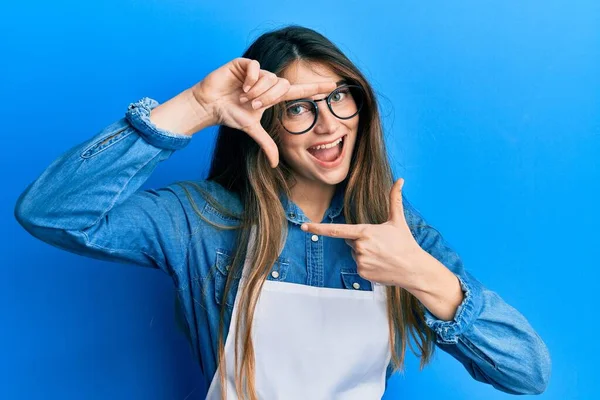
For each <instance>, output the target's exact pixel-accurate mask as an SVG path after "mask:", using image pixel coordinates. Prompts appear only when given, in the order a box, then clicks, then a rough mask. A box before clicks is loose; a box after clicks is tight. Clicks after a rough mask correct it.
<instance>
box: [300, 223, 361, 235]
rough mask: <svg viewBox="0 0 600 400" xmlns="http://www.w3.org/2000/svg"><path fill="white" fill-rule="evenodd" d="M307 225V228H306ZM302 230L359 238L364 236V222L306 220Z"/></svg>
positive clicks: (318, 233)
mask: <svg viewBox="0 0 600 400" xmlns="http://www.w3.org/2000/svg"><path fill="white" fill-rule="evenodd" d="M304 226H306V229H304ZM301 228H302V230H304V231H308V232H312V233H316V234H317V235H323V236H330V237H335V238H341V239H359V238H361V237H362V234H363V230H364V225H363V224H353V225H352V224H317V223H312V222H306V223H304V224H302V226H301Z"/></svg>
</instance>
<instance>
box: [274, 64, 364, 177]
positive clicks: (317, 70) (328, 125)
mask: <svg viewBox="0 0 600 400" xmlns="http://www.w3.org/2000/svg"><path fill="white" fill-rule="evenodd" d="M281 76H282V77H283V78H286V79H287V80H288V81H289V82H290V83H291V84H300V83H314V82H339V81H341V80H342V77H341V76H339V75H338V74H336V73H335V72H333V71H332V70H331V69H330V68H329V67H327V66H326V65H324V64H317V63H308V62H302V61H296V62H294V63H293V64H291V65H290V66H289V67H288V68H286V69H285V71H284V72H283V73H282V75H281ZM327 95H329V93H320V94H318V95H315V96H312V97H311V99H313V100H319V99H324V98H325V97H327ZM343 96H344V95H343V94H341V95H336V96H334V98H332V99H331V101H332V105H333V103H335V102H336V101H337V102H342V101H344V100H343ZM288 104H289V102H288ZM317 104H318V107H319V112H318V118H317V121H316V123H315V125H314V126H313V127H312V128H311V129H310V130H309V131H308V132H306V133H303V134H301V135H294V134H291V133H289V132H288V131H286V130H285V129H283V128H282V129H281V132H280V136H281V143H280V146H279V152H280V155H281V157H282V158H283V159H284V160H285V161H286V162H287V163H288V164H289V165H290V167H291V168H292V169H293V171H294V173H295V175H296V178H297V179H298V180H305V181H306V180H308V181H316V182H318V183H324V184H328V185H336V184H338V183H340V182H341V181H343V180H344V179H345V178H346V176H347V175H348V172H349V170H350V159H351V158H352V151H353V149H354V143H355V141H356V136H357V131H358V115H356V116H354V117H352V118H350V119H339V118H337V117H336V116H335V115H333V114H332V113H331V110H329V107H327V103H326V102H325V101H319V102H317ZM340 104H341V103H340ZM306 112H307V110H306V109H303V108H302V107H293V106H292V107H289V108H288V109H287V111H286V109H284V114H286V113H287V115H288V117H287V118H289V119H288V121H289V120H292V119H293V118H301V116H302V114H303V113H306ZM284 118H286V116H284ZM308 118H309V120H311V118H310V117H308ZM340 138H342V142H341V143H338V145H337V146H335V147H334V148H331V149H321V150H316V151H315V149H314V146H316V145H319V144H330V143H335V142H336V141H339V139H340Z"/></svg>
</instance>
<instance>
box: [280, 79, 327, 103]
mask: <svg viewBox="0 0 600 400" xmlns="http://www.w3.org/2000/svg"><path fill="white" fill-rule="evenodd" d="M336 87H337V84H336V83H335V82H321V83H299V84H295V85H290V89H289V90H288V91H287V93H286V94H285V95H283V96H282V97H281V99H280V101H285V100H296V99H302V98H306V97H310V96H314V95H315V94H319V93H329V92H331V91H332V90H333V89H335V88H336Z"/></svg>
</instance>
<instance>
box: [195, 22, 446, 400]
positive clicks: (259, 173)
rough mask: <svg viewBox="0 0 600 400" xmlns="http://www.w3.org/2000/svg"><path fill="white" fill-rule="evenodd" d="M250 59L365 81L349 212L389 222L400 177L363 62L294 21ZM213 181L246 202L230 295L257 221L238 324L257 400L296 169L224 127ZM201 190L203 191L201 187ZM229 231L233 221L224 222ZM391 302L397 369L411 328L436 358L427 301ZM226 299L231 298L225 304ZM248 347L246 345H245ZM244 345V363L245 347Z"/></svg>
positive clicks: (244, 391) (347, 183)
mask: <svg viewBox="0 0 600 400" xmlns="http://www.w3.org/2000/svg"><path fill="white" fill-rule="evenodd" d="M243 57H246V58H250V59H254V60H257V61H258V62H259V63H260V66H261V68H262V69H265V70H268V71H271V72H273V73H275V74H276V75H278V76H281V74H282V73H283V71H284V70H285V69H286V67H288V66H289V65H290V64H291V63H293V62H295V61H300V60H302V61H304V62H308V63H319V64H322V65H325V66H327V67H329V68H331V70H333V71H334V72H336V73H337V74H338V75H340V76H341V77H343V78H345V79H346V81H348V82H349V83H353V84H358V85H360V86H361V87H362V88H363V89H364V93H365V99H364V106H363V108H362V109H361V112H360V115H359V126H358V135H357V141H356V145H355V148H354V151H353V154H352V159H351V165H350V171H349V173H348V176H347V177H346V178H345V180H344V181H343V182H342V183H341V184H343V185H344V186H343V187H344V217H345V218H346V223H348V224H362V223H370V224H379V223H383V222H385V221H387V220H388V217H389V215H388V211H389V192H390V190H391V187H392V185H393V175H392V170H391V167H390V163H389V161H388V158H387V151H386V147H385V142H384V139H383V132H382V126H381V120H380V115H379V110H378V105H377V101H376V98H375V95H374V93H373V89H372V87H371V85H369V83H368V82H367V80H366V78H365V77H364V76H363V74H362V73H361V72H360V71H359V70H358V68H357V67H356V66H355V65H354V64H353V63H352V62H351V61H350V60H349V59H348V58H347V57H346V56H345V55H344V54H343V53H342V52H341V51H340V49H339V48H338V47H337V46H336V45H334V44H333V43H332V42H331V41H330V40H328V39H327V38H325V37H324V36H323V35H321V34H320V33H318V32H316V31H314V30H312V29H308V28H305V27H301V26H297V25H292V26H287V27H285V28H282V29H278V30H275V31H271V32H267V33H264V34H263V35H261V36H260V37H259V38H258V39H257V40H256V41H255V42H254V43H252V44H251V45H250V47H249V48H248V49H247V50H246V51H245V52H244V54H243ZM276 112H277V108H276V107H273V108H269V109H267V110H266V111H265V112H264V114H263V117H262V119H261V124H262V126H263V127H264V128H265V130H266V131H267V132H269V134H270V135H271V136H272V137H273V139H274V140H275V142H276V143H277V144H278V145H279V143H280V138H279V132H281V129H279V127H278V121H277V118H276V117H275V115H276V114H275V113H276ZM207 179H208V180H212V181H215V182H218V183H219V184H220V185H221V186H223V187H224V188H226V189H227V190H230V191H232V192H234V193H236V194H237V195H238V196H239V198H240V200H241V202H242V204H243V207H244V212H243V214H242V216H241V220H240V221H241V223H240V225H238V226H236V227H234V229H237V236H236V245H235V246H234V248H236V249H237V250H236V251H235V252H234V256H233V261H232V264H231V267H230V271H229V274H228V276H227V281H226V284H225V289H224V293H223V298H224V299H225V298H227V294H228V292H229V290H230V289H231V287H232V286H233V282H234V281H235V280H236V279H239V277H240V276H241V269H242V268H243V263H244V259H245V258H246V257H247V255H246V248H247V245H248V241H249V235H250V227H251V226H252V225H254V226H256V232H260V234H259V235H256V241H255V242H254V246H253V248H252V249H249V252H250V255H249V262H250V265H251V266H252V268H251V269H250V271H249V275H248V277H247V278H246V285H243V286H244V287H243V288H241V289H242V290H241V291H240V292H238V296H240V297H239V300H238V302H239V304H238V310H239V312H238V315H237V320H236V324H237V329H236V332H230V333H234V334H235V349H236V350H235V367H236V368H235V371H236V374H235V386H236V392H237V394H238V397H239V398H241V399H245V398H247V397H246V396H248V398H249V399H252V400H255V399H257V396H256V388H255V385H254V378H255V369H254V365H255V364H254V363H255V360H254V347H253V344H252V320H253V316H254V311H255V307H256V303H257V301H258V297H259V294H260V291H261V289H262V286H263V283H264V282H265V280H266V279H267V275H268V274H269V272H270V269H271V266H272V265H273V264H274V263H275V261H276V260H277V258H278V257H279V252H280V251H281V249H282V248H283V245H284V244H285V240H286V237H287V220H286V217H285V212H284V209H283V207H282V205H281V201H280V197H279V195H280V193H284V194H285V195H287V196H288V198H289V197H290V188H291V187H292V186H293V185H294V182H293V175H292V173H291V169H290V167H289V165H287V164H286V163H285V160H283V159H280V163H279V166H278V167H277V168H271V167H270V165H269V162H268V159H267V158H266V156H265V154H264V152H263V151H262V150H261V149H260V147H259V146H258V144H257V143H256V142H255V141H254V140H253V139H252V138H251V137H250V136H248V135H247V134H245V133H244V132H240V131H238V130H236V129H233V128H230V127H227V126H220V127H219V132H218V136H217V142H216V147H215V151H214V153H213V158H212V163H211V168H210V171H209V175H208V178H207ZM200 190H201V189H200ZM201 191H202V194H203V196H204V197H205V198H206V199H207V200H208V201H209V202H210V203H211V204H212V205H213V206H214V207H216V208H217V209H218V210H219V211H220V212H221V213H223V214H225V215H232V214H231V213H230V212H229V211H228V210H226V209H223V208H222V207H219V204H218V202H216V201H215V200H214V199H212V198H211V196H210V194H209V193H206V192H205V191H203V190H201ZM218 227H219V228H221V229H225V228H226V227H222V226H218ZM386 291H387V308H388V319H389V332H390V348H391V352H392V366H393V369H394V371H397V370H403V369H404V354H405V352H406V343H407V341H408V339H409V337H408V333H410V334H411V336H412V338H414V339H415V341H416V342H417V346H418V347H419V353H417V352H416V351H415V349H414V348H413V346H412V343H410V342H409V345H410V348H411V350H412V351H413V353H415V355H417V356H420V358H421V366H420V367H421V369H423V368H424V367H425V365H427V363H429V361H430V359H431V356H432V354H433V351H434V346H433V338H434V333H433V331H431V329H430V328H429V327H428V326H427V325H426V324H425V319H424V316H423V308H422V307H423V306H422V305H421V303H420V302H419V301H418V299H416V298H415V297H414V296H413V295H411V294H410V293H409V292H408V291H406V290H404V289H402V288H399V287H387V289H386ZM222 304H223V305H224V304H225V303H224V302H222ZM225 310H226V307H225V306H222V308H221V312H220V324H219V343H218V347H219V348H218V356H219V369H220V376H219V379H220V382H221V387H222V389H223V391H222V393H223V394H222V398H223V399H224V398H225V390H226V385H225V352H224V317H225V312H226V311H225ZM240 346H241V347H240ZM238 348H241V349H242V354H241V361H240V355H239V354H238V351H237V349H238Z"/></svg>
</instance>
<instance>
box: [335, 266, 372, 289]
mask: <svg viewBox="0 0 600 400" xmlns="http://www.w3.org/2000/svg"><path fill="white" fill-rule="evenodd" d="M341 274H342V282H343V283H344V287H345V288H346V289H354V290H373V289H372V288H371V282H369V281H368V280H366V279H365V278H363V277H362V276H360V275H359V274H358V272H356V270H350V269H342V271H341Z"/></svg>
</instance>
